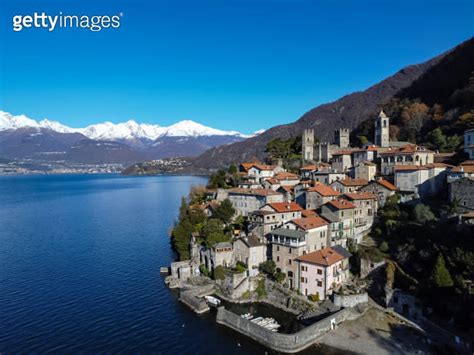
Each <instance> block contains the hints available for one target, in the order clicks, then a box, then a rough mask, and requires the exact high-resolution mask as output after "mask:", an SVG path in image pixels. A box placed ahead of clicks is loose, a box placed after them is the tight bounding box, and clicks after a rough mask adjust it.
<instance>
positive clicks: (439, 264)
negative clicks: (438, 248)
mask: <svg viewBox="0 0 474 355" xmlns="http://www.w3.org/2000/svg"><path fill="white" fill-rule="evenodd" d="M431 281H432V282H433V284H434V285H435V286H436V287H439V288H441V287H451V286H453V279H452V278H451V274H450V273H449V270H448V269H447V268H446V264H445V262H444V257H443V255H442V254H439V255H438V258H437V259H436V263H435V265H434V268H433V273H432V274H431Z"/></svg>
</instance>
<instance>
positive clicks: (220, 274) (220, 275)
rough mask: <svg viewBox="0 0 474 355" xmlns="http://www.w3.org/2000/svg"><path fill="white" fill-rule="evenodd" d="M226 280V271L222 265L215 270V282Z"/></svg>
mask: <svg viewBox="0 0 474 355" xmlns="http://www.w3.org/2000/svg"><path fill="white" fill-rule="evenodd" d="M224 279H225V270H224V267H223V266H222V265H218V266H217V267H216V268H215V269H214V280H224Z"/></svg>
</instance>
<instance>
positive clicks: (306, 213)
mask: <svg viewBox="0 0 474 355" xmlns="http://www.w3.org/2000/svg"><path fill="white" fill-rule="evenodd" d="M317 215H318V214H317V213H316V211H315V210H303V211H301V216H302V217H303V218H307V217H315V216H317Z"/></svg>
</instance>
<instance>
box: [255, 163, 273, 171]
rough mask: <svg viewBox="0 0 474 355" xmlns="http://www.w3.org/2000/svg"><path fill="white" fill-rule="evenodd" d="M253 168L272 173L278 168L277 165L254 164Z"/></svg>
mask: <svg viewBox="0 0 474 355" xmlns="http://www.w3.org/2000/svg"><path fill="white" fill-rule="evenodd" d="M252 168H257V169H258V170H267V171H272V170H274V169H275V168H276V165H264V164H253V165H252Z"/></svg>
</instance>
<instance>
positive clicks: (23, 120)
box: [0, 111, 260, 141]
mask: <svg viewBox="0 0 474 355" xmlns="http://www.w3.org/2000/svg"><path fill="white" fill-rule="evenodd" d="M18 128H45V129H50V130H53V131H55V132H58V133H81V134H83V135H84V136H86V137H88V138H90V139H94V140H133V139H145V140H151V141H154V140H156V139H158V138H161V137H202V136H207V137H209V136H234V137H240V138H248V137H250V136H254V135H255V134H253V135H245V134H242V133H240V132H237V131H223V130H219V129H215V128H211V127H207V126H204V125H202V124H200V123H197V122H194V121H191V120H185V121H180V122H178V123H175V124H173V125H171V126H168V127H163V126H159V125H153V124H146V123H137V122H136V121H134V120H129V121H127V122H124V123H117V124H115V123H112V122H103V123H98V124H94V125H90V126H87V127H85V128H71V127H68V126H65V125H63V124H61V123H59V122H56V121H49V120H47V119H44V120H41V121H36V120H34V119H31V118H29V117H27V116H25V115H18V116H14V115H12V114H10V113H8V112H4V111H0V131H3V130H8V129H18ZM259 133H260V132H259Z"/></svg>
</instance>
